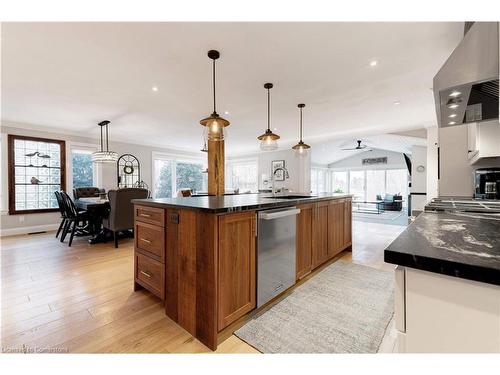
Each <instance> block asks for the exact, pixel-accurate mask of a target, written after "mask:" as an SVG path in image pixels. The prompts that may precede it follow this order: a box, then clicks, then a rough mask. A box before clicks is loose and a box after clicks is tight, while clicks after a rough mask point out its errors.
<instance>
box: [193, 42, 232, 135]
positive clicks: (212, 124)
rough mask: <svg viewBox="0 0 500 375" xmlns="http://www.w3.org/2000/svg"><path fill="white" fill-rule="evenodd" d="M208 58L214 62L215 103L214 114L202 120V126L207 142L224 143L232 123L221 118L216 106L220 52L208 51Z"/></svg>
mask: <svg viewBox="0 0 500 375" xmlns="http://www.w3.org/2000/svg"><path fill="white" fill-rule="evenodd" d="M208 57H209V58H210V59H211V60H212V84H213V95H214V96H213V102H214V111H213V112H212V114H211V115H210V116H209V117H207V118H204V119H203V120H200V124H201V125H203V126H204V127H205V129H206V132H205V134H206V140H207V141H223V140H224V138H225V131H224V128H225V127H226V126H229V125H230V122H229V121H228V120H226V119H225V118H222V117H220V116H219V114H218V113H217V111H216V106H215V103H216V102H215V60H217V59H218V58H219V57H220V54H219V52H218V51H215V50H210V51H208Z"/></svg>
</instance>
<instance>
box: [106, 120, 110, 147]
mask: <svg viewBox="0 0 500 375" xmlns="http://www.w3.org/2000/svg"><path fill="white" fill-rule="evenodd" d="M108 140H109V137H108V124H106V151H108V152H109V144H108Z"/></svg>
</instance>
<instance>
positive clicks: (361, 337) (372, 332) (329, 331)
mask: <svg viewBox="0 0 500 375" xmlns="http://www.w3.org/2000/svg"><path fill="white" fill-rule="evenodd" d="M393 278H394V274H393V273H392V272H386V271H380V270H377V269H374V268H371V267H366V266H362V265H358V264H352V263H347V262H343V261H337V262H336V263H333V264H332V265H330V266H329V267H327V268H325V269H324V270H323V271H321V272H320V273H319V274H318V275H316V276H314V277H312V278H311V279H310V280H308V281H306V282H305V283H304V284H302V285H301V286H299V287H298V288H296V289H295V290H294V291H293V292H292V293H291V294H290V295H289V296H288V297H286V298H285V299H284V300H282V301H281V302H279V303H278V304H276V305H275V306H273V307H272V308H270V309H269V310H267V311H266V312H264V313H263V314H262V315H260V316H257V317H255V318H254V319H252V320H251V321H250V322H248V323H247V324H245V325H244V326H243V327H242V328H240V329H239V330H238V331H236V332H235V335H236V336H238V337H239V338H240V339H242V340H243V341H245V342H247V343H248V344H250V345H251V346H253V347H254V348H256V349H257V350H259V351H261V352H262V353H376V352H377V350H378V348H379V346H380V343H381V342H382V339H383V337H384V334H385V331H386V328H387V326H388V324H389V322H390V320H391V318H392V315H393V312H394V307H393V301H394V281H393Z"/></svg>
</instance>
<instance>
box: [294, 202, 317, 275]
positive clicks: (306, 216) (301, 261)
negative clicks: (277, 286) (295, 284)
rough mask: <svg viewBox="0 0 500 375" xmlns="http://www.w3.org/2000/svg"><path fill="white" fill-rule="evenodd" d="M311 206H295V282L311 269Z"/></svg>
mask: <svg viewBox="0 0 500 375" xmlns="http://www.w3.org/2000/svg"><path fill="white" fill-rule="evenodd" d="M313 207H314V205H312V204H307V205H306V204H304V205H300V206H297V208H299V209H300V214H299V215H298V216H297V258H296V259H297V260H296V264H297V266H296V278H297V280H298V279H300V278H302V277H304V276H305V275H307V274H308V273H309V272H311V268H312V221H313Z"/></svg>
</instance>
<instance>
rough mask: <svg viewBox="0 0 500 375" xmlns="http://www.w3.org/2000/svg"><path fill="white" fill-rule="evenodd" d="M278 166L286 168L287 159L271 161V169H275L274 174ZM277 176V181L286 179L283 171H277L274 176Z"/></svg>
mask: <svg viewBox="0 0 500 375" xmlns="http://www.w3.org/2000/svg"><path fill="white" fill-rule="evenodd" d="M276 168H285V161H284V160H273V161H272V162H271V170H272V171H273V174H274V171H275V170H276ZM274 178H275V181H285V175H284V173H283V171H278V172H277V173H276V175H275V176H274Z"/></svg>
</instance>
